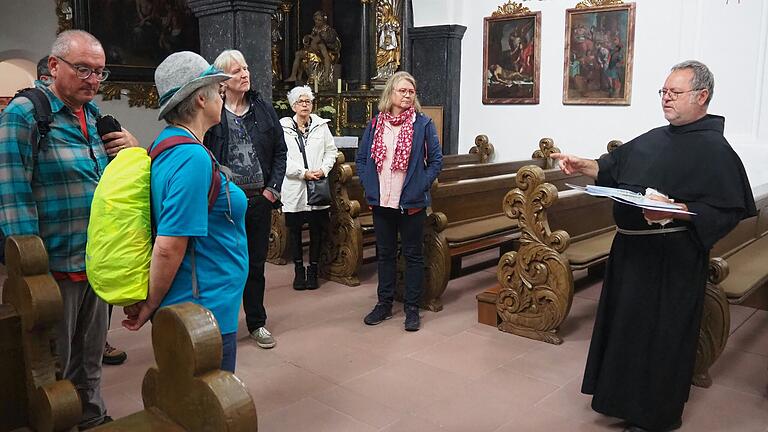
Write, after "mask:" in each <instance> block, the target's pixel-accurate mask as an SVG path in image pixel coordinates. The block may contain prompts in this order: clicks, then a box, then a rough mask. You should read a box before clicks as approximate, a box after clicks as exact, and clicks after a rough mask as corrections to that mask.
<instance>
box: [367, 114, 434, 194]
mask: <svg viewBox="0 0 768 432" xmlns="http://www.w3.org/2000/svg"><path fill="white" fill-rule="evenodd" d="M375 122H376V118H374V119H373V120H371V122H370V123H368V127H367V128H366V129H365V133H364V134H363V139H362V141H361V143H360V147H359V148H358V150H357V158H356V159H355V164H356V165H357V166H356V169H357V175H358V176H359V177H360V183H361V184H362V186H363V189H365V199H366V201H368V204H369V205H372V206H377V205H379V173H378V172H377V171H376V162H374V161H373V159H371V146H372V145H373V135H374V132H375V129H376V127H377V126H378V125H376V124H375ZM425 151H426V155H425V154H424V152H425ZM442 168H443V151H442V149H441V148H440V142H439V141H438V139H437V129H436V128H435V123H434V122H433V121H432V119H430V118H429V117H427V116H426V115H425V114H423V113H417V114H416V121H415V122H414V124H413V146H412V147H411V157H410V159H409V160H408V172H407V173H406V174H405V181H404V182H403V191H402V193H401V195H400V208H401V209H409V208H421V207H428V206H429V205H430V204H431V202H432V198H431V197H430V195H429V189H430V187H431V186H432V182H434V181H435V179H436V178H437V175H438V174H440V170H441V169H442Z"/></svg>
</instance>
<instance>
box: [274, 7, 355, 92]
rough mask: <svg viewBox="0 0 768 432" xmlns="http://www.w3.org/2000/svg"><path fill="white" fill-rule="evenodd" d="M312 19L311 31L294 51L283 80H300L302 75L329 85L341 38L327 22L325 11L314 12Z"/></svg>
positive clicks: (309, 79)
mask: <svg viewBox="0 0 768 432" xmlns="http://www.w3.org/2000/svg"><path fill="white" fill-rule="evenodd" d="M312 19H313V20H314V22H315V26H314V27H312V33H310V34H308V35H305V36H304V37H303V38H302V45H303V48H302V49H300V50H299V51H297V52H296V59H295V60H294V61H293V69H292V70H291V76H289V77H288V78H286V79H285V81H286V82H294V81H301V80H302V76H306V80H305V81H317V82H318V83H321V84H324V85H330V84H331V83H332V82H333V69H334V65H335V64H337V63H338V62H339V59H340V56H341V40H339V35H338V33H336V30H334V28H333V27H331V26H330V25H329V24H328V15H326V14H325V12H323V11H317V12H315V13H314V14H313V15H312Z"/></svg>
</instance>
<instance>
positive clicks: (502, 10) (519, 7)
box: [491, 0, 531, 18]
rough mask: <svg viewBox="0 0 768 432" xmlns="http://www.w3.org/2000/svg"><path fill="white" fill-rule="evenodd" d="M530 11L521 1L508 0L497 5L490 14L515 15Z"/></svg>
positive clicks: (496, 15) (494, 15) (497, 15)
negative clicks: (494, 10)
mask: <svg viewBox="0 0 768 432" xmlns="http://www.w3.org/2000/svg"><path fill="white" fill-rule="evenodd" d="M529 13H531V10H530V9H528V8H527V7H525V6H523V4H522V3H517V2H513V1H512V0H509V1H508V2H507V3H505V4H503V5H501V6H499V8H498V9H496V12H494V13H492V14H491V16H492V17H494V18H496V17H510V16H517V15H525V14H529Z"/></svg>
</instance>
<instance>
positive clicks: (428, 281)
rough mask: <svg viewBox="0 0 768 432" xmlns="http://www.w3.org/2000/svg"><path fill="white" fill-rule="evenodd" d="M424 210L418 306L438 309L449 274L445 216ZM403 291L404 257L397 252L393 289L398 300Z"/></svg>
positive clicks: (441, 303) (400, 298)
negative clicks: (421, 273)
mask: <svg viewBox="0 0 768 432" xmlns="http://www.w3.org/2000/svg"><path fill="white" fill-rule="evenodd" d="M427 211H428V212H429V216H427V218H426V220H425V221H424V249H423V254H424V280H423V282H422V284H421V286H422V287H423V292H422V295H421V302H420V304H419V306H420V307H421V308H422V309H427V310H430V311H432V312H440V311H441V310H443V301H442V300H441V299H440V297H442V295H443V293H444V292H445V288H446V287H447V286H448V279H450V275H451V252H450V249H449V248H448V240H447V239H446V238H445V228H446V227H447V226H448V218H447V217H446V216H445V214H443V213H441V212H434V213H432V209H427ZM404 291H405V258H403V257H402V255H401V256H400V257H399V258H398V265H397V288H396V292H395V298H396V299H397V300H398V301H403V294H404Z"/></svg>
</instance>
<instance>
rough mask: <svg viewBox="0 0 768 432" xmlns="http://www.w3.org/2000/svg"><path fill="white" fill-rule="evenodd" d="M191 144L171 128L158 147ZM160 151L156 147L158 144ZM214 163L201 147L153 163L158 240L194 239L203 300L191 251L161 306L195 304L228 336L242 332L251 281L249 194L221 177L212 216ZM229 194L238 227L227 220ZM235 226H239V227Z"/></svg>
mask: <svg viewBox="0 0 768 432" xmlns="http://www.w3.org/2000/svg"><path fill="white" fill-rule="evenodd" d="M176 135H183V136H188V137H190V138H191V135H190V134H189V133H188V132H187V131H185V130H184V129H180V128H177V127H172V126H169V127H166V128H165V130H163V131H162V132H161V133H160V135H159V136H158V138H157V140H156V143H157V142H160V141H162V140H163V139H165V138H168V137H170V136H176ZM153 145H154V144H153ZM211 173H212V168H211V159H210V156H208V153H207V152H206V150H205V148H203V147H202V146H201V145H197V144H189V145H178V146H176V147H173V148H171V149H168V150H166V151H164V152H163V153H162V154H160V156H158V157H157V159H155V160H154V161H153V162H152V177H151V191H152V223H153V224H154V226H155V227H157V235H158V236H168V237H184V236H186V237H189V241H190V247H191V246H194V248H195V265H196V269H197V270H196V274H197V284H198V288H199V297H198V298H194V297H193V295H192V266H191V264H190V249H189V247H188V249H187V253H186V254H185V255H184V260H183V261H182V263H181V266H180V267H179V271H178V272H177V273H176V277H175V278H174V280H173V284H172V285H171V288H170V290H169V291H168V294H167V295H166V296H165V299H163V302H162V304H161V306H168V305H173V304H177V303H183V302H188V301H190V302H193V303H197V304H199V305H202V306H203V307H206V308H208V309H209V310H210V311H211V312H213V316H214V317H216V321H218V324H219V327H220V329H221V333H222V334H227V333H233V332H236V331H237V318H238V314H239V312H240V302H241V301H242V296H243V288H244V287H245V279H246V277H247V276H248V244H247V241H246V236H245V211H246V208H247V207H248V201H247V199H246V197H245V193H243V191H242V190H241V189H240V188H239V187H237V186H236V185H235V184H234V183H230V182H227V181H226V179H225V178H224V175H223V174H221V177H222V178H221V184H222V187H221V189H220V191H219V195H218V198H217V199H216V203H215V204H214V206H213V209H212V210H211V211H210V212H209V211H208V190H209V189H210V185H211ZM225 187H228V188H229V195H230V201H231V203H232V215H231V217H232V222H230V221H229V219H228V218H227V215H226V213H227V212H228V205H227V196H226V192H225V189H224V188H225ZM233 222H234V223H233Z"/></svg>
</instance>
